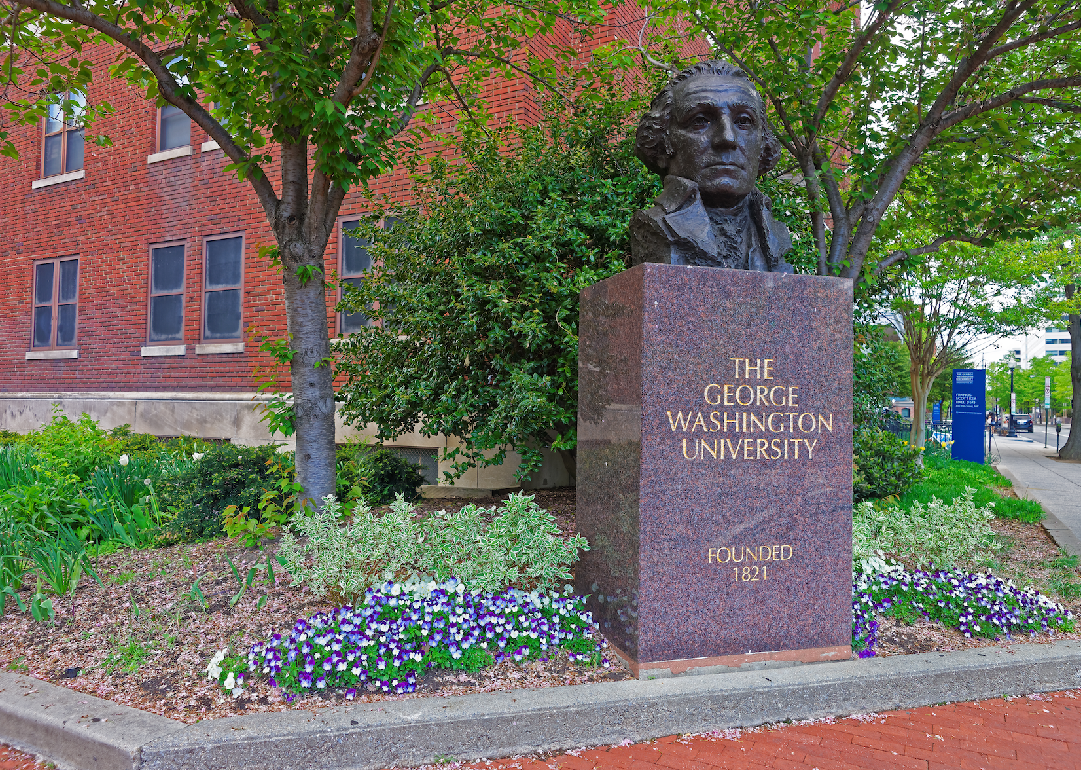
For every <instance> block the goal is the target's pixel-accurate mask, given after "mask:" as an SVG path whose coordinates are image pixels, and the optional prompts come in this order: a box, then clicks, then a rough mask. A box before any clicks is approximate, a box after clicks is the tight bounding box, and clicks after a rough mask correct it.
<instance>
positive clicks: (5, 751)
mask: <svg viewBox="0 0 1081 770" xmlns="http://www.w3.org/2000/svg"><path fill="white" fill-rule="evenodd" d="M43 766H44V765H39V764H38V763H37V762H35V761H34V758H33V757H32V756H30V755H29V754H23V753H22V752H21V751H19V750H17V749H13V748H11V747H10V746H6V745H4V744H3V743H0V770H39V768H41V767H43Z"/></svg>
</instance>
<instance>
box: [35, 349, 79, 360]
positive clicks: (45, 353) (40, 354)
mask: <svg viewBox="0 0 1081 770" xmlns="http://www.w3.org/2000/svg"><path fill="white" fill-rule="evenodd" d="M78 357H79V351H78V350H28V351H27V352H26V360H27V361H56V360H58V359H61V358H78Z"/></svg>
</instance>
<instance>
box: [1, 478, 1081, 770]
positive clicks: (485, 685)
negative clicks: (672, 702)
mask: <svg viewBox="0 0 1081 770" xmlns="http://www.w3.org/2000/svg"><path fill="white" fill-rule="evenodd" d="M536 499H537V503H538V504H539V505H540V506H541V507H544V508H547V509H548V510H550V511H551V512H552V513H553V515H554V516H555V518H556V521H557V523H558V524H559V526H560V528H561V530H562V531H563V532H564V533H565V534H568V535H569V534H570V533H572V532H573V527H574V505H575V498H574V490H572V489H562V490H551V491H543V492H538V493H537V494H536ZM476 502H477V503H478V504H482V505H486V506H491V505H493V504H496V503H498V502H499V500H498V499H495V500H493V499H492V498H487V499H484V500H480V501H476ZM465 504H468V501H452V500H428V501H421V502H420V503H419V504H418V506H417V507H418V512H425V511H429V510H438V509H441V508H447V509H451V510H455V509H458V508H460V507H462V506H463V505H465ZM994 527H995V530H996V533H997V534H998V537H999V539H1000V541H1001V542H1002V543H1003V544H1004V546H1005V547H1004V548H1003V549H1002V550H1001V551H1000V552H999V553H997V554H996V555H995V556H994V558H993V561H988V562H981V563H979V564H973V565H969V566H970V567H971V568H972V569H980V568H982V569H986V568H990V569H992V570H993V571H994V572H995V573H996V574H998V575H1001V576H1002V577H1012V578H1013V579H1014V581H1015V583H1017V584H1019V585H1022V586H1024V585H1034V586H1035V587H1037V588H1039V589H1040V590H1041V591H1043V592H1044V593H1047V594H1048V595H1049V596H1051V597H1053V598H1055V599H1056V600H1059V601H1062V602H1063V603H1064V604H1066V605H1067V606H1068V607H1069V608H1070V609H1071V610H1072V611H1073V612H1074V613H1075V615H1078V616H1081V571H1079V570H1078V569H1077V568H1076V567H1063V566H1061V565H1059V566H1055V560H1056V559H1057V558H1058V557H1059V556H1060V553H1059V550H1058V548H1057V547H1056V546H1055V544H1054V543H1053V542H1052V541H1051V539H1050V538H1049V537H1048V535H1047V533H1046V531H1045V530H1044V529H1043V527H1041V526H1039V525H1034V524H1023V523H1021V522H1016V521H1005V520H997V521H996V522H995V523H994ZM226 557H229V558H230V559H232V561H233V563H234V564H235V565H236V567H237V569H238V571H239V572H240V574H241V575H242V576H243V575H245V574H246V573H247V571H248V568H249V567H251V566H253V565H255V564H260V563H262V564H265V562H266V560H267V555H266V554H265V553H264V552H261V551H258V550H257V549H249V548H244V547H243V545H242V544H240V543H238V542H235V541H228V540H224V539H222V540H216V541H213V542H209V543H200V544H195V545H175V546H170V547H167V548H157V549H150V550H144V551H132V550H123V551H120V552H117V553H114V554H111V555H108V556H104V557H102V558H101V559H100V560H99V561H98V563H97V570H98V573H99V574H100V576H101V578H102V582H103V585H98V584H97V583H95V582H93V581H92V580H90V579H89V578H84V579H83V581H82V584H81V585H80V587H79V589H78V590H77V591H76V592H75V594H74V596H72V597H63V598H58V599H55V600H54V602H55V606H56V612H57V615H56V622H55V623H53V624H49V623H37V622H35V621H34V620H33V619H32V618H31V617H30V614H29V613H23V614H20V613H18V612H16V611H15V607H14V602H11V601H9V602H8V607H7V612H6V614H5V615H4V616H3V617H2V618H0V668H3V669H5V670H9V671H16V672H19V673H24V674H29V675H31V676H34V677H37V678H39V679H42V680H45V681H48V682H51V683H53V684H57V685H61V686H64V687H68V688H70V689H74V690H77V691H79V692H85V693H88V694H91V695H95V696H98V697H102V698H107V699H109V700H112V701H115V702H118V703H123V704H125V705H128V706H133V707H135V708H139V709H142V710H145V711H150V712H153V713H156V714H161V715H163V716H167V717H170V718H172V719H177V720H180V721H183V722H186V723H192V722H195V721H198V720H200V719H208V718H215V717H223V716H232V715H237V714H245V713H252V712H264V711H283V710H286V709H310V708H312V707H317V706H320V705H331V704H334V703H338V702H339V700H340V698H341V696H340V695H339V694H334V693H320V694H319V695H312V696H308V697H305V698H298V699H296V700H295V701H294V702H293V703H292V704H288V703H286V702H285V700H284V699H283V697H282V693H281V691H280V690H272V689H270V688H269V687H268V686H267V685H266V684H265V683H264V682H258V681H257V682H253V683H252V684H251V685H250V686H249V687H248V688H247V690H246V692H245V693H244V694H243V695H242V696H240V697H239V698H232V697H228V696H225V695H223V694H222V692H221V690H220V688H219V687H218V686H217V685H216V684H215V683H212V682H210V681H209V680H208V679H207V678H206V674H205V672H206V666H207V662H208V661H209V660H210V658H211V657H212V656H213V655H214V654H215V653H216V652H217V651H218V650H220V649H222V648H224V647H226V646H230V647H231V648H232V649H233V651H246V650H247V649H248V647H249V646H250V645H251V644H253V643H254V642H257V641H263V640H265V639H267V638H268V637H269V636H270V635H272V634H274V633H276V632H282V631H286V630H288V629H289V628H291V627H292V625H293V623H294V622H295V621H296V619H297V618H300V617H308V616H310V615H312V614H314V613H316V612H318V611H321V610H327V609H330V608H331V607H332V605H331V604H330V603H329V600H327V599H322V600H321V599H317V598H316V597H314V596H312V595H311V593H310V592H309V591H308V590H307V589H306V588H303V587H300V588H293V587H291V586H290V585H289V579H288V576H287V575H285V574H284V573H282V572H281V571H280V570H279V573H278V574H277V575H276V578H277V580H276V582H275V583H274V584H273V585H272V584H270V583H269V581H267V580H266V573H265V572H260V578H259V579H258V580H257V581H256V583H255V584H254V585H253V586H252V587H251V588H250V589H249V590H248V591H247V592H246V593H245V595H244V596H243V598H241V599H240V600H239V601H238V602H236V603H235V605H234V604H232V603H231V599H232V598H233V597H234V596H235V595H236V594H237V592H238V591H239V589H240V585H239V584H238V582H237V580H236V578H235V577H234V576H233V572H232V568H231V567H230V566H229V565H228V562H227V561H226ZM196 579H198V580H199V586H200V588H201V590H202V592H203V595H204V597H205V599H206V600H207V602H208V604H209V606H204V605H203V604H202V603H201V602H200V601H199V599H198V598H197V597H196V596H195V595H193V590H192V586H193V584H194V583H195V581H196ZM32 590H33V589H32V587H28V588H27V589H25V590H24V591H23V598H24V600H28V599H29V594H30V593H31V592H32ZM1063 592H1064V593H1063ZM264 597H265V604H264V606H263V607H262V608H260V607H259V606H258V605H259V602H260V601H262V600H263V599H264ZM879 636H880V646H879V648H878V652H879V654H882V655H900V654H911V653H918V652H932V651H949V650H959V649H966V648H971V647H980V646H987V645H1004V644H1006V643H1007V641H1006V640H999V641H993V640H984V639H966V638H965V637H964V636H963V635H962V634H961V633H960V632H958V631H956V630H953V629H948V628H944V627H943V626H941V625H938V624H936V623H929V622H917V623H915V624H913V625H910V626H906V625H902V624H900V623H899V622H897V621H894V620H891V619H882V622H881V626H880V630H879ZM1061 638H1081V632H1077V633H1073V634H1069V635H1061V634H1057V635H1043V636H1040V637H1038V638H1036V639H1032V640H1028V639H1015V640H1013V641H1014V642H1025V641H1035V642H1039V643H1047V642H1050V641H1053V640H1054V639H1061ZM627 678H629V673H628V672H627V671H626V670H624V669H622V668H619V667H618V666H616V665H613V667H612V668H609V669H604V668H591V667H587V666H581V665H578V664H574V663H571V662H570V661H569V660H568V659H567V658H566V656H558V655H557V656H551V657H550V658H549V660H547V661H534V662H531V663H528V664H524V665H515V664H513V663H509V662H508V663H503V664H500V665H499V666H494V667H492V668H489V669H486V670H483V671H480V672H477V673H473V674H464V673H458V672H443V671H439V672H431V673H429V674H428V675H426V676H425V677H423V678H422V679H420V680H419V683H418V684H419V687H418V691H417V692H416V693H413V694H410V695H397V696H396V695H384V694H376V693H370V692H369V693H365V694H363V695H362V696H361V697H362V700H364V701H374V700H385V699H401V698H415V697H422V696H430V695H437V696H439V695H465V694H469V693H480V692H493V691H502V690H509V689H517V688H523V687H526V688H541V687H554V686H560V685H568V684H581V683H585V682H596V681H612V680H619V679H627ZM0 770H2V768H0Z"/></svg>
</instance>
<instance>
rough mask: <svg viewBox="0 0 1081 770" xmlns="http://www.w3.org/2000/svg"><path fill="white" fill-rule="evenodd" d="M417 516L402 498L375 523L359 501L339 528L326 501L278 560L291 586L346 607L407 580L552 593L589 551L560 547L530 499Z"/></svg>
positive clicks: (337, 510)
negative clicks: (382, 586) (377, 588)
mask: <svg viewBox="0 0 1081 770" xmlns="http://www.w3.org/2000/svg"><path fill="white" fill-rule="evenodd" d="M414 511H415V509H414V508H413V506H412V505H410V504H409V503H407V502H405V500H403V499H402V498H401V496H399V497H398V498H397V499H396V500H395V501H394V502H393V503H392V504H391V506H390V511H389V512H387V513H383V514H380V515H376V514H375V513H373V512H372V510H371V509H370V508H369V507H368V506H367V505H366V504H365V503H364V502H363V501H359V502H358V503H357V504H356V506H355V507H354V509H353V511H352V521H351V522H350V523H348V524H346V525H344V526H342V524H341V522H340V519H341V516H342V510H341V505H340V504H339V503H338V502H337V501H336V500H334V499H333V498H330V497H328V498H327V499H326V500H325V501H324V504H323V506H322V507H321V508H320V509H319V510H318V511H316V512H314V513H298V514H296V515H294V516H293V518H292V520H291V523H290V528H289V529H287V530H286V531H285V532H284V533H283V535H282V538H281V543H280V545H279V548H278V556H279V557H280V558H282V559H284V560H285V564H286V566H287V568H288V569H289V571H290V573H291V574H292V575H293V580H294V584H300V583H305V584H307V585H308V587H309V588H310V589H311V590H312V592H313V593H315V595H316V596H325V595H326V594H327V593H328V592H334V593H335V594H337V598H339V599H342V600H345V601H351V600H353V599H355V598H356V597H357V596H359V595H360V594H361V593H363V591H364V590H365V589H366V588H368V587H369V586H372V585H375V584H378V583H382V582H384V581H386V580H390V579H395V578H396V579H399V580H401V579H406V578H409V577H423V578H424V579H428V578H431V577H434V578H436V579H438V580H445V579H447V578H449V577H452V576H453V577H456V578H458V579H460V580H462V581H463V582H465V583H466V584H468V585H469V587H470V588H475V589H480V590H484V591H498V590H500V589H503V588H506V587H508V586H512V585H513V586H516V587H518V588H527V589H531V588H535V589H537V590H550V589H552V588H555V587H558V586H559V584H560V583H561V582H565V581H567V580H569V579H570V571H569V568H570V565H571V564H573V563H574V562H575V561H577V560H578V550H579V549H582V550H586V549H588V547H589V544H588V543H587V542H586V541H585V539H584V538H583V537H581V536H580V535H575V536H574V537H572V538H570V539H569V540H563V539H562V538H561V537H560V536H559V530H558V528H557V527H556V525H555V520H554V518H553V517H552V515H551V514H550V513H549V512H548V511H545V510H543V509H542V508H540V507H539V506H538V505H537V504H536V503H535V502H533V497H532V496H526V495H512V496H511V497H510V498H509V499H508V500H506V501H505V502H504V503H503V505H502V507H501V508H499V509H498V510H497V509H495V508H492V509H490V510H486V509H482V508H478V507H477V506H475V505H467V506H465V507H464V508H462V509H461V510H460V511H458V512H455V513H447V512H446V511H439V512H437V513H433V514H431V515H430V516H428V517H426V518H424V519H422V520H420V521H417V520H415V519H414ZM493 514H494V516H493ZM489 516H493V518H492V520H491V521H490V522H489V521H488V518H489ZM301 539H306V542H303V543H302V541H301Z"/></svg>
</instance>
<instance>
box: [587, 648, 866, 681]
mask: <svg viewBox="0 0 1081 770" xmlns="http://www.w3.org/2000/svg"><path fill="white" fill-rule="evenodd" d="M608 646H609V648H610V649H611V651H612V652H613V653H614V654H615V655H616V656H617V657H618V658H619V659H620V660H622V661H623V664H624V665H625V666H626V667H627V668H628V669H630V672H631V674H633V675H634V677H635V678H636V679H668V678H670V677H673V676H698V675H701V674H726V673H730V672H735V671H756V670H758V669H766V668H784V667H786V666H798V665H800V664H803V663H827V662H830V661H836V660H848V659H849V658H851V657H852V647H851V646H850V645H844V646H841V647H815V648H813V649H809V650H775V651H772V652H748V653H746V654H744V655H719V656H716V657H712V658H684V659H683V660H658V661H649V662H644V663H639V662H636V661H634V660H633V659H632V658H631V657H630V656H629V655H627V653H625V652H623V651H622V650H620V649H619V648H618V647H616V646H615V645H613V644H611V643H609V645H608Z"/></svg>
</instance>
